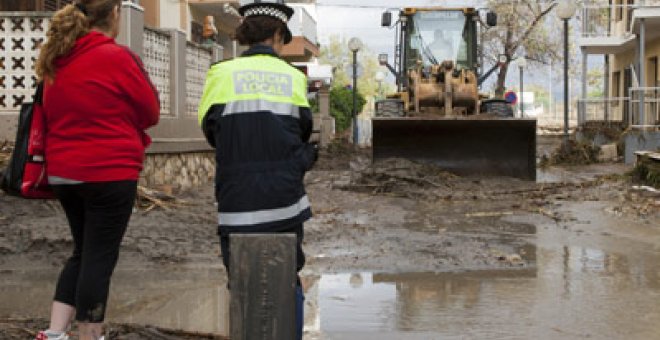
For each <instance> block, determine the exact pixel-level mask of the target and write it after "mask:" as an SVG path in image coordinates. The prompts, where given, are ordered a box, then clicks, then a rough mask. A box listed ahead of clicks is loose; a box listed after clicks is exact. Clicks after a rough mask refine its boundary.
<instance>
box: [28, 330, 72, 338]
mask: <svg viewBox="0 0 660 340" xmlns="http://www.w3.org/2000/svg"><path fill="white" fill-rule="evenodd" d="M70 339H71V338H69V335H68V334H67V333H66V332H63V333H59V332H53V331H49V330H47V331H40V332H39V333H37V336H36V337H35V338H34V340H70Z"/></svg>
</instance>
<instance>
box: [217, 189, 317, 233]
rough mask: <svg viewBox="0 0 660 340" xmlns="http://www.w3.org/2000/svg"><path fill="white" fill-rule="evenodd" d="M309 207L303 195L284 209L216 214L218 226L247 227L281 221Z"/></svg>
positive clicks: (307, 200)
mask: <svg viewBox="0 0 660 340" xmlns="http://www.w3.org/2000/svg"><path fill="white" fill-rule="evenodd" d="M309 207H310V205H309V199H308V198H307V195H305V196H303V197H302V198H301V199H300V200H299V201H298V202H296V203H294V204H292V205H290V206H288V207H284V208H277V209H269V210H258V211H248V212H233V213H227V212H220V213H218V224H219V225H226V226H247V225H257V224H262V223H268V222H275V221H283V220H286V219H289V218H293V217H296V216H298V214H300V213H301V212H303V211H304V210H305V209H307V208H309Z"/></svg>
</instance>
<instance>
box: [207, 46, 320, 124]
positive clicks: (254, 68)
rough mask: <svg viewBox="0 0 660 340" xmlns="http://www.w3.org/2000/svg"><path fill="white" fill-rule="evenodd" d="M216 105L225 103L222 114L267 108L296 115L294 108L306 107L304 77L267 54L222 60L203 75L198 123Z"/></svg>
mask: <svg viewBox="0 0 660 340" xmlns="http://www.w3.org/2000/svg"><path fill="white" fill-rule="evenodd" d="M216 104H224V105H225V110H224V112H223V115H224V114H239V113H249V112H255V111H270V112H272V113H274V114H278V115H290V116H293V117H296V118H299V113H298V109H297V107H309V103H308V102H307V78H306V77H305V75H304V74H303V73H302V72H300V71H299V70H297V69H296V68H294V67H292V66H291V65H289V64H287V63H286V62H285V61H283V60H281V59H279V58H276V57H273V56H269V55H255V56H249V57H240V58H237V59H234V60H230V61H227V62H222V63H219V64H216V65H214V66H213V67H211V69H210V70H209V72H208V74H207V76H206V83H205V84H204V93H203V94H202V99H201V100H200V103H199V109H198V119H199V124H200V125H201V124H202V122H203V120H204V116H205V115H206V114H207V113H208V110H209V109H210V108H211V106H213V105H216ZM294 107H296V108H294Z"/></svg>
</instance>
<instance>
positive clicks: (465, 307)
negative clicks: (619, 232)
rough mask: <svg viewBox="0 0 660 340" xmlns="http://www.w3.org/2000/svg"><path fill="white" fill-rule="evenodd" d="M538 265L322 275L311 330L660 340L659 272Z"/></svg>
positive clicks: (545, 256) (601, 259) (598, 259)
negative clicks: (492, 269) (532, 267)
mask: <svg viewBox="0 0 660 340" xmlns="http://www.w3.org/2000/svg"><path fill="white" fill-rule="evenodd" d="M537 257H538V270H521V271H508V272H506V271H504V272H501V271H498V272H471V273H413V274H411V273H404V274H375V273H346V274H330V275H322V276H321V277H320V278H319V279H318V280H316V282H315V286H316V287H315V288H312V289H311V291H312V292H317V296H316V297H312V296H308V299H310V298H316V299H318V310H317V311H315V312H317V313H318V314H319V315H309V313H310V312H308V315H307V317H308V319H307V320H308V322H307V326H308V328H307V330H308V331H309V332H310V333H311V334H323V335H324V338H330V339H335V338H337V339H355V338H361V337H363V336H364V335H365V334H369V335H370V336H377V337H378V338H379V339H383V337H384V338H387V339H389V338H420V339H438V338H442V339H445V338H461V339H462V338H465V337H467V338H476V339H510V338H535V339H557V338H562V339H573V338H584V337H591V338H596V339H605V338H607V339H617V338H621V339H623V338H626V339H659V338H660V326H658V325H660V306H658V304H657V301H659V299H660V281H659V280H658V278H659V275H660V271H659V269H658V267H657V265H656V263H658V262H656V261H653V262H651V261H647V262H641V263H630V262H629V261H628V260H627V258H626V257H625V256H622V255H618V254H608V253H605V252H603V251H601V250H598V249H590V248H578V247H573V248H571V247H563V248H558V249H556V250H549V249H540V250H539V252H538V254H537ZM656 260H657V259H656ZM623 311H625V312H623ZM310 318H311V319H317V320H318V321H317V322H316V323H314V322H312V321H310ZM313 326H315V327H313ZM369 338H372V337H369Z"/></svg>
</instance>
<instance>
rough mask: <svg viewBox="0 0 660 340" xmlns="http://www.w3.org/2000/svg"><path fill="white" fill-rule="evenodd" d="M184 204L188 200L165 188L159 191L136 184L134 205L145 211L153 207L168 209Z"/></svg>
mask: <svg viewBox="0 0 660 340" xmlns="http://www.w3.org/2000/svg"><path fill="white" fill-rule="evenodd" d="M185 204H188V202H186V201H184V200H181V199H179V198H177V197H175V196H174V195H172V194H171V193H167V192H165V190H163V191H159V190H155V189H150V188H146V187H143V186H141V185H138V190H137V200H136V205H137V207H138V208H140V209H143V210H144V211H145V212H149V211H151V210H153V209H155V208H161V209H163V210H170V209H173V208H177V207H180V206H182V205H185Z"/></svg>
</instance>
